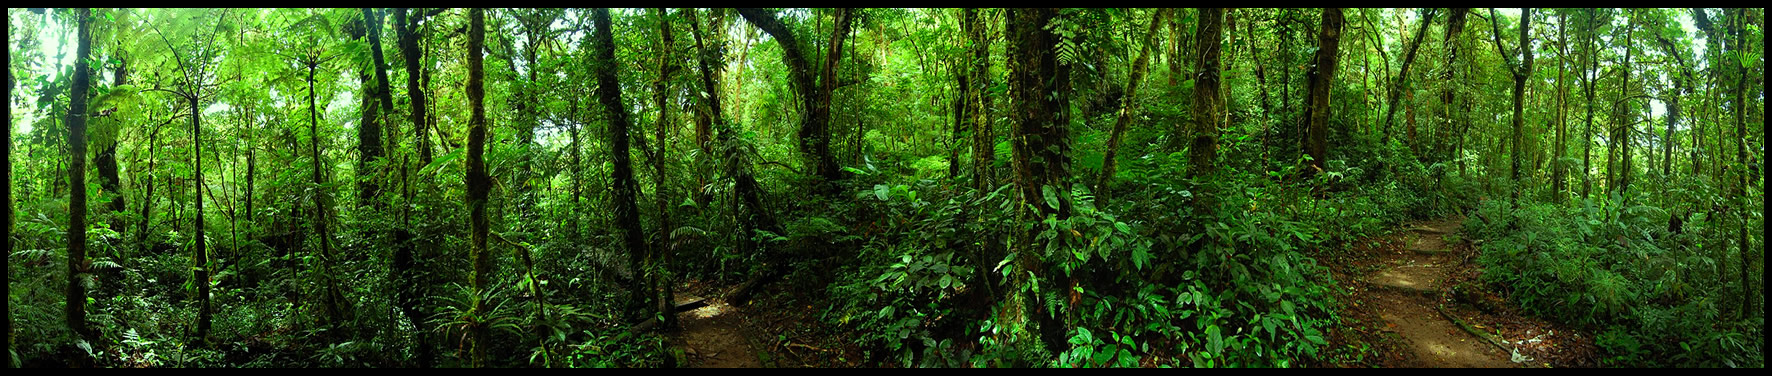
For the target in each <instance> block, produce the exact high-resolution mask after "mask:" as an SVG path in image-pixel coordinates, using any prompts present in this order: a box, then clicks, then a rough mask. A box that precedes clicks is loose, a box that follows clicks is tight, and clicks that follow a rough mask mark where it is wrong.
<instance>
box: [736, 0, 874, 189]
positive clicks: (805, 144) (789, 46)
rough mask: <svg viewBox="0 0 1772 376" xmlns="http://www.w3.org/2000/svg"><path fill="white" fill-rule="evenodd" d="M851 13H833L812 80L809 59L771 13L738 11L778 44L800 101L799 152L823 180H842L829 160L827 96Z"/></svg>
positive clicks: (831, 89)
mask: <svg viewBox="0 0 1772 376" xmlns="http://www.w3.org/2000/svg"><path fill="white" fill-rule="evenodd" d="M851 13H852V11H851V10H849V9H847V8H843V9H838V10H837V11H836V22H835V25H836V27H835V28H834V29H833V30H832V31H831V36H830V42H829V43H827V44H826V45H827V46H828V50H827V51H826V52H825V54H824V57H825V60H824V61H823V62H822V64H821V65H820V66H818V67H817V68H818V70H819V71H818V76H817V80H816V81H815V80H814V76H813V72H812V69H814V67H813V65H812V64H811V62H810V60H809V59H808V58H807V57H806V54H805V53H804V52H803V47H802V46H801V45H800V42H799V39H798V38H796V37H795V35H794V33H793V32H792V31H790V30H788V27H787V25H785V24H782V23H781V21H780V20H777V19H776V18H775V15H774V14H773V13H772V12H768V11H764V10H762V9H756V8H739V9H738V14H739V15H740V16H743V17H744V19H745V20H746V21H749V22H750V23H751V25H755V26H757V28H758V29H762V30H763V32H765V33H769V36H770V37H773V38H775V41H776V42H778V43H780V44H781V48H782V60H784V61H786V62H787V64H788V73H789V77H790V80H789V81H790V82H791V83H792V84H793V85H792V86H793V87H794V92H795V93H797V94H798V97H799V98H800V106H799V108H800V134H799V136H800V150H801V152H802V153H806V154H807V157H808V159H810V160H811V162H812V164H813V165H814V166H815V167H816V171H817V172H818V176H820V177H823V178H824V179H825V180H826V181H836V180H839V179H842V178H843V175H842V170H839V169H837V161H836V159H835V158H833V157H831V147H830V142H831V140H830V129H829V128H830V127H829V123H830V118H831V95H832V93H834V92H835V91H836V89H837V63H838V61H840V60H841V58H842V56H843V38H844V37H845V36H848V35H849V29H850V26H851V25H852V24H853V23H854V21H855V19H854V17H853V16H852V15H851Z"/></svg>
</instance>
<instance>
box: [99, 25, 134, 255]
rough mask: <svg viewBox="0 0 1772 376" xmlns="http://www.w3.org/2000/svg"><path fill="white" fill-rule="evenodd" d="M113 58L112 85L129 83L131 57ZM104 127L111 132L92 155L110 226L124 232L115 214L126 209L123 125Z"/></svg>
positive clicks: (101, 139)
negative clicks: (120, 168)
mask: <svg viewBox="0 0 1772 376" xmlns="http://www.w3.org/2000/svg"><path fill="white" fill-rule="evenodd" d="M119 50H121V48H119ZM112 58H113V59H116V61H117V63H116V66H117V68H116V70H115V71H113V72H112V74H113V75H114V77H113V78H112V80H113V81H112V83H111V85H112V86H111V87H112V88H116V87H118V86H123V85H124V84H127V83H129V58H128V57H127V56H123V55H122V54H121V53H118V55H116V56H114V57H112ZM111 116H114V118H113V119H112V121H117V122H120V121H121V119H120V116H117V115H115V112H112V115H111ZM102 128H108V130H107V131H106V133H109V135H108V137H107V136H99V140H100V141H99V142H100V144H99V150H98V154H97V155H94V156H93V157H92V163H93V164H95V165H97V166H96V167H98V186H99V188H100V189H103V190H104V192H105V193H106V196H108V197H106V198H107V199H108V200H109V202H108V203H107V204H106V205H105V209H106V211H107V212H110V213H112V214H113V215H112V216H111V220H110V223H109V225H110V228H111V230H114V231H117V232H122V231H123V224H122V222H120V221H119V218H120V217H119V216H116V215H115V214H117V213H122V212H123V210H124V206H123V204H124V200H123V184H122V179H121V178H120V177H119V176H118V174H117V145H119V144H122V142H120V140H121V137H117V135H118V132H121V129H123V127H122V126H114V127H102ZM102 128H101V129H102Z"/></svg>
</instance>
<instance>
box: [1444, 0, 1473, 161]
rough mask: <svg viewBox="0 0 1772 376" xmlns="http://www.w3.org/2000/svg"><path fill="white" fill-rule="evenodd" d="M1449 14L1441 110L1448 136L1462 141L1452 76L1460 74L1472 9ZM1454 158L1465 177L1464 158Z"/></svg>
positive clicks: (1455, 84) (1456, 85)
mask: <svg viewBox="0 0 1772 376" xmlns="http://www.w3.org/2000/svg"><path fill="white" fill-rule="evenodd" d="M1447 13H1448V15H1447V16H1446V37H1445V38H1444V40H1445V44H1446V66H1445V68H1446V71H1445V72H1444V73H1441V75H1440V79H1441V80H1442V82H1444V84H1443V89H1442V91H1441V92H1440V104H1441V105H1443V106H1444V107H1441V109H1443V110H1444V115H1445V116H1444V118H1445V119H1446V124H1445V127H1444V130H1445V131H1447V132H1446V133H1447V134H1454V135H1457V136H1458V137H1459V138H1460V139H1461V140H1462V139H1463V137H1464V133H1463V132H1461V131H1459V130H1458V127H1457V122H1455V121H1453V119H1457V118H1458V117H1457V116H1454V112H1455V110H1456V109H1457V106H1456V105H1454V104H1453V103H1456V99H1457V98H1458V84H1457V81H1453V79H1452V78H1453V76H1452V75H1453V74H1454V73H1457V72H1458V47H1459V46H1460V45H1462V44H1463V43H1462V40H1463V39H1462V36H1463V35H1464V20H1465V16H1466V15H1468V14H1470V8H1451V9H1449V10H1448V11H1447ZM1436 144H1439V145H1444V144H1443V143H1439V142H1436ZM1437 150H1442V151H1443V150H1445V149H1444V148H1439V149H1437ZM1453 158H1454V159H1456V160H1458V175H1459V176H1464V171H1465V169H1464V158H1463V156H1461V155H1454V156H1453Z"/></svg>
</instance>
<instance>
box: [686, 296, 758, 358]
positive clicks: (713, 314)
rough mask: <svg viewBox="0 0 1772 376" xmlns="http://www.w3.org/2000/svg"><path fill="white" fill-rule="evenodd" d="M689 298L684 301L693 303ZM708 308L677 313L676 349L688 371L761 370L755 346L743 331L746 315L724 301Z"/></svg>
mask: <svg viewBox="0 0 1772 376" xmlns="http://www.w3.org/2000/svg"><path fill="white" fill-rule="evenodd" d="M696 299H699V298H697V297H693V296H691V297H689V299H685V301H694V300H696ZM707 303H708V304H707V306H704V307H701V308H696V309H693V310H689V311H684V312H679V313H677V322H678V323H679V324H681V325H682V327H683V331H682V333H681V334H679V335H678V336H677V340H676V341H675V342H677V345H678V346H681V347H682V349H683V355H684V356H685V358H687V359H686V360H687V361H688V364H687V367H688V368H761V367H763V363H762V362H760V361H758V359H757V352H756V351H755V350H753V347H752V345H753V344H754V343H753V342H754V341H752V340H751V339H750V337H749V336H747V335H746V330H745V327H746V325H745V311H744V308H742V307H737V306H733V305H731V304H727V303H726V299H725V298H718V297H716V298H710V299H708V300H707Z"/></svg>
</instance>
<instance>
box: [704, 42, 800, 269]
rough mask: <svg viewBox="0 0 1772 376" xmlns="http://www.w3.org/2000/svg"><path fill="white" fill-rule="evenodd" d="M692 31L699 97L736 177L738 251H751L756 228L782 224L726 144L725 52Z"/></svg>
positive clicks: (729, 134)
mask: <svg viewBox="0 0 1772 376" xmlns="http://www.w3.org/2000/svg"><path fill="white" fill-rule="evenodd" d="M688 11H689V12H690V13H689V19H690V20H692V21H693V20H694V19H695V13H694V9H689V10H688ZM689 30H690V32H691V33H692V35H693V36H694V38H695V49H696V50H697V51H701V53H699V54H698V55H700V58H699V59H696V61H697V65H698V66H699V67H700V71H701V83H702V91H703V92H704V93H706V94H705V96H697V97H699V98H704V99H705V100H704V101H703V103H704V107H706V108H707V111H708V113H709V120H710V121H711V122H713V126H714V128H716V129H717V132H718V134H717V135H716V136H715V138H716V139H717V141H716V142H717V143H718V144H720V145H725V146H723V147H722V149H725V150H727V154H726V155H724V156H723V158H722V159H723V160H724V161H725V163H724V164H725V166H726V176H727V177H729V178H731V179H732V180H733V187H732V191H733V192H732V193H733V195H734V196H736V197H734V198H735V199H734V200H733V210H732V215H733V216H734V217H735V221H734V222H735V223H736V224H737V225H738V226H737V230H736V231H735V234H734V237H736V238H738V252H739V254H751V253H752V252H755V251H756V249H757V244H756V241H755V240H753V237H752V236H753V235H754V234H755V230H764V231H770V232H779V230H778V229H779V226H778V225H777V224H776V222H775V217H774V216H773V215H772V214H770V213H769V211H768V210H765V209H764V208H763V201H762V199H761V197H759V196H758V194H757V193H758V191H760V190H762V187H761V186H760V185H759V184H757V179H756V177H755V176H754V175H752V174H751V168H750V161H749V160H748V159H746V158H745V156H744V153H741V152H739V151H738V150H737V148H733V147H727V146H730V145H731V144H732V142H734V139H735V138H736V137H737V136H736V135H734V133H736V132H737V130H736V129H733V128H732V127H731V125H730V124H728V123H727V122H726V118H725V116H724V115H723V113H722V111H721V106H720V90H719V89H718V86H717V85H716V82H717V80H716V79H715V77H716V75H718V74H719V72H720V71H719V70H717V69H716V68H715V67H724V66H725V62H724V61H723V60H724V59H723V55H722V54H721V52H720V51H722V50H718V49H713V48H710V47H708V46H707V44H706V43H703V41H702V32H701V26H699V23H697V22H690V24H689ZM765 273H766V274H767V273H768V272H765ZM753 279H761V278H753ZM748 293H749V290H748V289H745V290H740V291H735V293H734V294H731V295H729V296H728V297H727V299H728V301H730V302H743V301H745V300H746V299H745V298H747V297H748Z"/></svg>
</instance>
